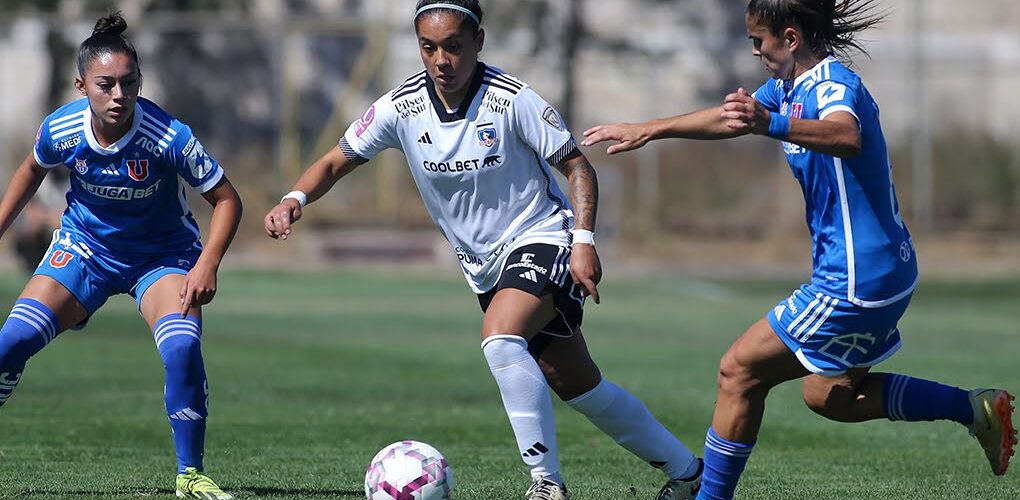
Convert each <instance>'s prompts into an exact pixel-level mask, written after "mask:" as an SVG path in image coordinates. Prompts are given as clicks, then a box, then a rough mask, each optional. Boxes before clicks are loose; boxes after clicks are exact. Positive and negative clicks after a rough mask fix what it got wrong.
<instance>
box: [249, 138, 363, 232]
mask: <svg viewBox="0 0 1020 500" xmlns="http://www.w3.org/2000/svg"><path fill="white" fill-rule="evenodd" d="M358 165H359V164H358V163H354V162H352V161H350V160H349V159H347V156H346V155H344V153H343V151H341V150H340V147H339V146H338V147H335V148H333V149H331V150H330V151H329V152H328V153H326V154H325V155H323V156H322V158H319V159H318V160H317V161H316V162H315V163H312V166H310V167H308V170H305V173H303V174H301V178H299V179H298V181H297V183H295V184H294V188H293V189H292V191H300V192H302V193H304V194H305V196H306V197H307V203H311V202H313V201H315V200H317V199H319V198H322V196H323V195H325V194H326V193H327V192H329V190H330V189H331V188H332V187H333V185H334V184H336V183H337V181H339V180H340V179H342V178H343V177H344V176H345V175H347V174H349V173H351V172H353V171H354V169H355V168H358ZM302 208H303V207H302V206H301V203H299V202H298V200H296V199H294V198H284V199H283V200H282V201H280V203H279V204H278V205H276V206H275V207H273V208H272V209H271V210H270V211H269V213H268V214H266V219H265V224H266V234H267V235H268V236H269V237H270V238H273V239H277V238H282V239H287V236H289V235H290V232H291V225H293V224H294V223H295V222H297V221H298V220H299V219H301V210H302Z"/></svg>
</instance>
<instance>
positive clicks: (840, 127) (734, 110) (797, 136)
mask: <svg viewBox="0 0 1020 500" xmlns="http://www.w3.org/2000/svg"><path fill="white" fill-rule="evenodd" d="M848 109H849V108H848ZM723 118H725V119H726V120H727V126H729V127H730V128H732V129H734V130H738V131H743V132H746V133H751V134H758V135H767V136H770V137H773V138H776V139H781V140H783V141H785V142H790V143H793V144H797V145H799V146H803V147H805V148H807V149H809V150H811V151H815V152H818V153H822V154H827V155H831V156H835V157H837V158H853V157H855V156H857V155H859V154H860V153H861V130H860V127H859V126H858V123H857V117H856V116H854V115H853V114H852V113H850V112H849V111H833V112H831V113H828V114H826V115H824V118H822V119H821V120H816V119H801V118H786V117H779V116H777V115H774V114H773V113H772V112H771V111H769V110H768V109H766V108H765V106H763V105H762V104H761V103H760V102H758V101H757V100H756V99H755V98H754V97H753V96H751V95H750V94H748V93H747V92H746V91H745V90H744V89H739V90H737V91H736V92H734V93H732V94H730V95H728V96H726V101H725V103H724V104H723ZM783 119H788V120H789V128H788V129H787V130H786V131H785V134H781V135H777V127H776V124H773V123H772V121H773V120H783ZM770 125H771V126H770ZM770 129H772V132H771V133H770Z"/></svg>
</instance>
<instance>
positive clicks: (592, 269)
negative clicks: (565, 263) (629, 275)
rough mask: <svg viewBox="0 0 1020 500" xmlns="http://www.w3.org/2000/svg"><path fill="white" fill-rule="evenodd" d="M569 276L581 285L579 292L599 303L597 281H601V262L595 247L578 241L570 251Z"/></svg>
mask: <svg viewBox="0 0 1020 500" xmlns="http://www.w3.org/2000/svg"><path fill="white" fill-rule="evenodd" d="M570 277H571V278H573V279H574V283H576V284H577V285H579V286H580V287H581V293H583V294H584V295H585V296H588V295H591V298H592V299H594V300H595V303H596V304H598V303H599V289H598V284H599V281H602V263H601V262H599V254H598V252H596V251H595V247H593V246H591V245H587V244H584V243H578V244H576V245H574V246H573V247H572V248H571V251H570Z"/></svg>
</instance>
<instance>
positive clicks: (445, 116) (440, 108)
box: [425, 61, 486, 123]
mask: <svg viewBox="0 0 1020 500" xmlns="http://www.w3.org/2000/svg"><path fill="white" fill-rule="evenodd" d="M485 68H486V66H485V63H483V62H481V61H478V66H477V67H475V74H474V76H473V77H472V78H471V84H470V86H469V87H468V91H467V94H465V95H464V100H462V101H461V102H460V106H458V107H457V110H456V111H454V112H453V113H448V112H447V111H446V105H444V104H443V101H442V100H440V99H439V94H437V93H436V83H435V82H434V81H432V77H430V76H429V73H428V71H426V72H425V89H427V90H428V92H429V100H431V101H432V109H434V110H436V116H438V117H439V121H441V122H443V123H449V122H455V121H458V120H463V119H464V118H465V117H466V116H467V112H468V109H470V108H471V102H472V101H474V100H475V95H477V94H478V89H480V88H482V77H483V76H485Z"/></svg>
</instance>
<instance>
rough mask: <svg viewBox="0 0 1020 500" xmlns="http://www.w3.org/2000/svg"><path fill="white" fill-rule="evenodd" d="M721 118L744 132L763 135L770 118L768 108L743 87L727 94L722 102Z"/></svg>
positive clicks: (767, 129)
mask: <svg viewBox="0 0 1020 500" xmlns="http://www.w3.org/2000/svg"><path fill="white" fill-rule="evenodd" d="M722 117H723V119H725V120H726V126H727V127H729V128H730V129H732V130H736V131H739V132H743V133H745V134H760V135H765V134H767V133H768V131H769V121H770V120H771V119H772V117H771V114H770V113H769V110H767V109H765V107H764V106H762V105H761V103H760V102H758V100H757V99H755V98H754V96H752V95H751V94H748V93H747V91H746V90H744V89H743V88H740V89H737V91H736V92H734V93H732V94H730V95H727V96H726V100H725V101H724V102H723V113H722Z"/></svg>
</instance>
